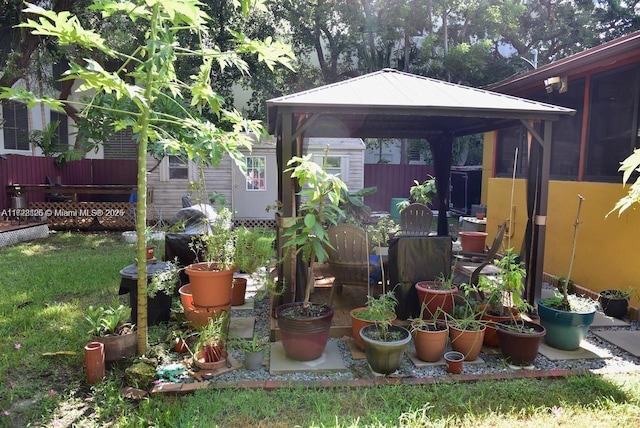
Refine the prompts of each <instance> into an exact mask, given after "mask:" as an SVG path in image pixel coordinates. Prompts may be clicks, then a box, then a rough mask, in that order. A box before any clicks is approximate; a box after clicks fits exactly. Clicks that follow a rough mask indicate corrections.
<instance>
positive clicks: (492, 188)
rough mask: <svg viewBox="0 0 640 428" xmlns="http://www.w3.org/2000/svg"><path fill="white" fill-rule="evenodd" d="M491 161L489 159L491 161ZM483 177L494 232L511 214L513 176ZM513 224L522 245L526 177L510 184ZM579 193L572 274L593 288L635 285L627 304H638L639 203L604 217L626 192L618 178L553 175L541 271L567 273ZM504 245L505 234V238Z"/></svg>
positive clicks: (516, 244) (517, 243)
mask: <svg viewBox="0 0 640 428" xmlns="http://www.w3.org/2000/svg"><path fill="white" fill-rule="evenodd" d="M489 163H490V162H489ZM485 176H486V177H487V178H484V177H483V194H486V198H487V231H488V232H489V235H490V237H491V236H492V235H494V234H495V233H494V232H493V231H495V230H496V229H497V226H498V225H499V224H500V223H501V222H502V221H504V220H507V219H509V205H510V203H509V202H510V199H511V188H512V180H511V179H507V178H488V177H489V176H490V174H485ZM514 190H515V191H514V202H513V206H512V210H513V212H514V216H513V225H512V227H511V229H510V230H508V231H507V235H509V236H511V246H512V247H513V248H515V249H516V250H518V251H519V250H520V249H521V245H522V239H523V236H524V232H525V227H526V214H527V212H526V204H525V181H524V180H522V179H520V180H516V182H515V186H514ZM578 194H580V195H582V196H584V198H585V201H584V202H583V204H582V211H581V213H580V226H579V227H578V239H577V246H576V256H575V261H574V265H573V271H572V274H571V278H572V279H574V281H575V282H576V283H577V284H579V285H581V286H584V287H586V288H589V289H591V290H593V291H601V290H604V289H608V288H619V289H628V288H629V287H634V288H635V289H636V293H635V294H636V295H635V296H634V297H632V302H631V304H632V305H634V306H638V303H640V301H639V299H638V294H639V293H638V291H640V260H639V259H638V254H639V251H638V250H639V249H640V206H638V207H636V209H630V210H628V212H625V213H624V214H623V215H622V216H620V217H618V215H617V213H614V214H612V215H610V216H609V217H608V218H605V215H606V214H607V213H608V212H609V211H610V210H611V209H612V208H613V206H614V205H615V203H616V201H617V200H618V199H619V198H620V197H622V196H623V195H624V194H625V190H624V188H623V187H622V185H621V184H617V183H589V182H573V181H551V182H550V183H549V205H548V216H547V230H546V245H545V256H544V271H545V272H547V273H549V274H552V275H556V276H563V277H566V276H567V271H568V269H569V259H570V256H571V247H572V243H573V233H574V227H573V225H574V222H575V220H576V212H577V208H578V196H577V195H578ZM504 244H505V246H506V245H507V240H506V239H505V242H504Z"/></svg>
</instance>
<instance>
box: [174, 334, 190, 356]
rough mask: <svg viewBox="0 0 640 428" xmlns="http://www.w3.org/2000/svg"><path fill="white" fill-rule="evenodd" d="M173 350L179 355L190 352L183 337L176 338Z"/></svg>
mask: <svg viewBox="0 0 640 428" xmlns="http://www.w3.org/2000/svg"><path fill="white" fill-rule="evenodd" d="M173 350H174V351H175V352H177V353H178V354H186V353H187V352H189V347H188V345H187V341H186V340H184V339H183V338H181V337H176V338H175V340H174V341H173Z"/></svg>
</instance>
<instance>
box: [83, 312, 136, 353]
mask: <svg viewBox="0 0 640 428" xmlns="http://www.w3.org/2000/svg"><path fill="white" fill-rule="evenodd" d="M129 315H130V311H129V308H127V307H125V306H124V305H119V306H117V307H116V306H107V307H103V306H98V307H93V306H89V308H88V309H87V314H86V315H85V319H86V320H87V321H88V322H89V326H90V328H89V334H91V335H92V341H93V342H101V343H103V344H104V359H105V361H106V362H115V361H120V360H124V359H126V358H129V357H132V356H133V355H134V354H135V353H136V346H137V340H138V336H137V334H136V333H137V332H136V329H135V324H132V323H130V322H129Z"/></svg>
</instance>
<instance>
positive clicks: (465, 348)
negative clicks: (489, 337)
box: [449, 324, 487, 361]
mask: <svg viewBox="0 0 640 428" xmlns="http://www.w3.org/2000/svg"><path fill="white" fill-rule="evenodd" d="M486 329H487V328H486V327H485V326H484V325H483V326H481V328H480V329H479V330H463V329H460V328H458V327H456V326H454V325H451V324H450V325H449V340H450V341H451V349H453V350H454V351H458V352H461V353H462V354H463V355H464V359H465V361H473V360H475V359H476V358H478V355H479V354H480V350H481V349H482V342H483V340H484V332H485V330H486Z"/></svg>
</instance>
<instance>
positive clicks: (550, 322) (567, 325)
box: [538, 195, 596, 351]
mask: <svg viewBox="0 0 640 428" xmlns="http://www.w3.org/2000/svg"><path fill="white" fill-rule="evenodd" d="M583 201H584V198H583V197H582V196H581V195H578V211H577V214H576V220H575V222H574V225H573V227H574V231H573V246H572V250H571V257H570V259H569V271H568V273H567V280H566V281H565V282H564V284H563V286H562V293H561V294H559V293H555V294H554V295H553V296H551V297H547V298H544V299H539V300H538V315H539V316H540V324H542V326H544V328H545V329H546V330H547V334H546V335H545V342H546V343H547V344H548V345H549V346H552V347H554V348H557V349H562V350H565V351H573V350H576V349H578V348H579V347H580V342H582V340H583V339H584V338H585V337H586V335H587V332H588V331H589V327H590V326H591V324H592V323H593V319H594V317H595V313H596V302H595V301H593V300H592V299H589V298H587V297H582V296H577V295H573V294H569V293H568V290H567V284H569V283H571V269H572V268H573V260H574V258H575V254H576V243H577V240H578V226H579V224H580V209H581V208H582V202H583Z"/></svg>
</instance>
